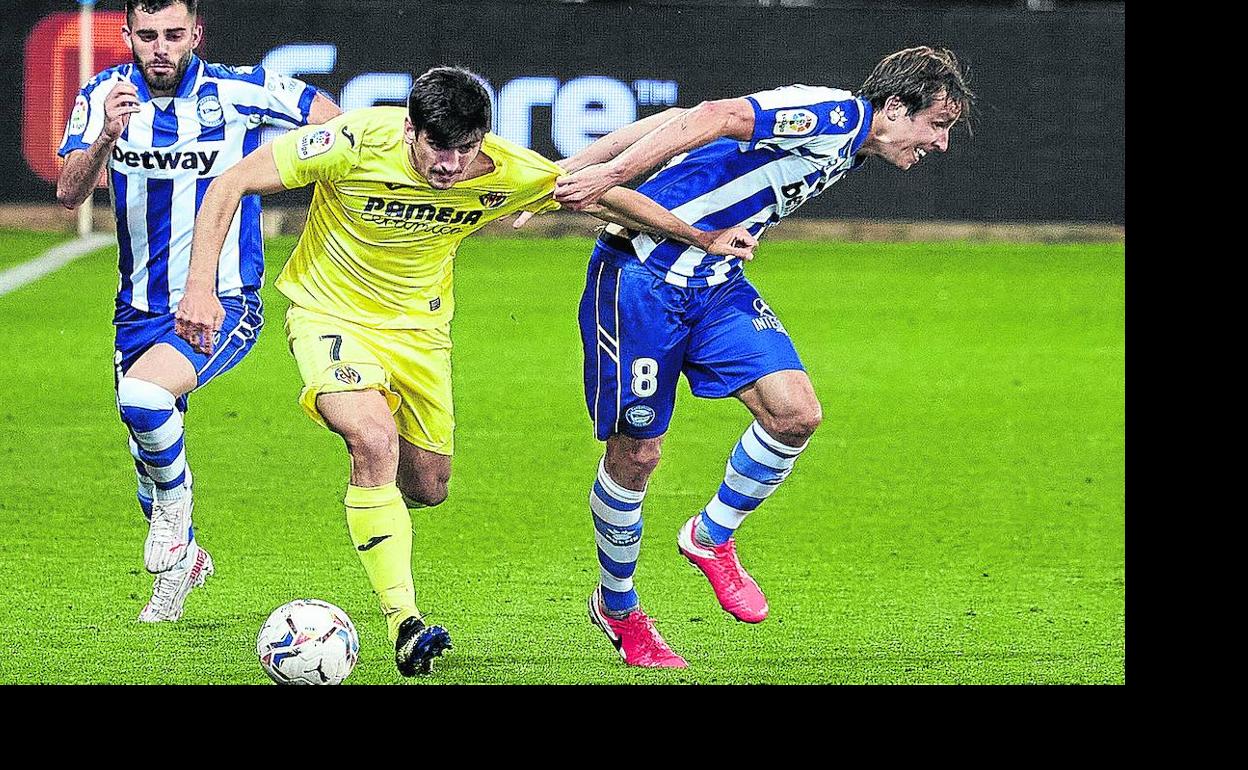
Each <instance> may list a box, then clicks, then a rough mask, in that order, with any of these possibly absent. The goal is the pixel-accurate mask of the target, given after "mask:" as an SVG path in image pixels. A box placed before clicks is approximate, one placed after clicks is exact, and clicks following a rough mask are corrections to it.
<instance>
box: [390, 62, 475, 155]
mask: <svg viewBox="0 0 1248 770" xmlns="http://www.w3.org/2000/svg"><path fill="white" fill-rule="evenodd" d="M407 116H408V117H409V118H410V119H411V121H412V126H413V127H414V128H415V129H416V133H418V134H419V133H420V132H421V131H422V130H424V131H425V132H427V133H428V135H429V142H430V143H431V144H433V145H435V146H438V147H458V146H459V145H461V144H466V143H470V142H476V141H478V140H479V139H480V138H481V137H482V136H484V135H485V132H486V131H489V130H490V120H491V115H490V94H489V92H488V91H486V90H485V86H484V85H483V84H482V82H481V78H480V77H478V76H477V75H474V74H473V73H471V72H469V71H468V70H466V69H463V68H462V67H434V68H433V69H431V70H429V71H428V72H426V73H425V74H423V75H421V76H420V77H418V78H416V82H415V83H413V84H412V90H411V91H410V92H409V93H408V95H407Z"/></svg>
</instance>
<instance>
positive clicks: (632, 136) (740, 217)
mask: <svg viewBox="0 0 1248 770" xmlns="http://www.w3.org/2000/svg"><path fill="white" fill-rule="evenodd" d="M974 98H975V96H974V93H973V92H972V91H971V89H970V88H969V87H968V86H967V83H966V79H965V76H964V73H963V71H962V68H961V67H960V65H959V64H958V61H957V59H956V58H955V57H954V55H953V54H952V53H951V52H950V51H948V50H945V49H935V48H929V47H919V48H910V49H906V50H903V51H899V52H897V53H894V54H891V55H890V56H887V57H885V58H884V59H883V60H882V61H881V62H880V63H879V64H878V65H877V66H876V68H875V70H874V71H873V72H872V73H871V75H870V76H869V77H868V78H867V79H866V82H865V83H864V84H863V86H862V87H861V88H860V89H858V90H857V91H856V92H850V91H847V90H841V89H837V88H823V87H812V86H806V85H792V86H786V87H783V88H776V89H774V90H770V91H762V92H759V93H755V94H751V95H749V96H746V97H743V98H738V99H725V100H720V101H711V102H703V103H702V104H700V105H698V106H697V107H695V108H693V109H690V110H679V109H677V110H669V111H668V112H667V113H662V114H660V115H657V116H653V117H652V118H647V119H646V120H643V121H638V123H636V124H633V125H632V126H627V127H625V128H623V129H620V130H619V131H618V132H615V133H613V134H608V135H607V136H605V137H603V138H602V139H600V140H599V141H598V142H596V143H595V144H594V145H591V146H590V147H589V148H587V149H586V150H585V151H584V152H583V153H579V154H578V155H576V156H573V157H572V158H569V159H568V160H567V161H565V162H564V163H563V165H564V166H565V168H568V169H569V170H574V171H576V173H574V174H573V175H572V176H570V177H565V178H564V179H562V180H560V182H559V185H558V187H557V189H556V194H555V198H556V200H558V201H559V202H560V203H562V204H564V205H566V206H568V207H570V208H574V209H575V208H580V207H582V206H584V205H586V204H589V203H592V202H593V201H594V200H596V199H597V198H598V196H599V195H601V194H602V193H603V192H604V191H605V190H608V189H610V188H611V187H612V186H614V185H617V184H621V183H623V182H626V181H628V180H629V179H632V178H633V177H635V176H637V175H638V174H640V173H642V172H644V171H645V170H647V169H649V168H652V167H654V166H655V165H657V164H659V163H663V162H664V161H667V163H666V165H665V166H664V167H663V168H662V169H661V170H660V171H658V172H657V173H656V174H654V175H653V176H651V177H650V178H649V179H648V180H647V181H646V182H644V183H643V184H642V185H641V186H640V187H639V188H638V189H639V191H640V192H642V193H644V194H645V195H647V196H649V197H650V198H652V199H653V200H654V201H655V202H657V203H658V204H660V205H661V206H663V207H665V208H667V209H668V210H670V211H671V212H672V213H673V214H675V215H676V216H677V217H679V218H680V219H683V220H684V221H686V222H688V223H689V224H691V225H693V226H694V227H696V228H699V229H703V230H710V229H719V228H724V227H731V226H741V227H745V228H746V229H748V230H749V232H750V233H751V234H753V235H755V236H756V237H758V236H761V235H762V234H763V233H764V232H765V231H766V230H767V229H768V228H770V227H772V226H773V225H775V224H776V223H778V222H780V221H781V220H782V219H783V218H784V217H786V216H788V215H789V214H792V213H793V212H794V211H796V210H797V208H798V207H799V206H801V205H802V204H803V203H804V202H805V201H807V200H809V199H810V198H812V197H814V196H815V195H818V194H820V193H822V192H823V191H824V190H826V189H828V187H829V186H831V185H832V184H833V183H835V182H837V181H838V180H840V179H841V178H842V177H844V176H845V174H847V173H848V172H850V171H852V170H854V169H856V168H858V167H859V166H861V165H862V164H863V163H864V162H865V161H866V160H867V159H868V158H870V157H878V158H882V159H884V160H886V161H888V162H889V163H891V164H893V165H895V166H897V167H899V168H902V169H908V168H910V167H912V166H913V165H914V164H916V163H918V162H919V161H921V160H922V159H923V157H924V156H925V155H927V154H929V153H931V152H944V151H945V150H946V149H948V146H949V132H950V129H951V128H952V127H953V125H954V124H955V123H957V122H958V120H959V119H960V118H962V117H964V116H965V115H966V113H967V111H968V110H969V109H970V108H971V106H972V104H973V102H974ZM586 279H587V282H586V287H585V292H584V294H583V296H582V299H581V305H580V326H581V337H582V342H583V345H584V353H585V370H584V374H585V399H586V404H587V406H588V408H589V413H590V416H591V418H592V419H593V421H594V426H595V429H596V434H597V437H598V439H599V440H602V441H606V453H605V456H604V457H603V458H602V460H601V461H600V462H599V464H598V473H597V478H596V480H595V482H594V484H593V487H592V489H591V491H590V498H589V503H590V509H591V513H592V516H593V522H594V527H595V536H596V540H597V544H598V561H599V564H600V567H601V570H600V575H601V579H600V584H599V586H598V588H597V589H595V591H594V593H593V594H592V595H591V597H590V606H589V611H590V617H591V619H592V620H593V621H594V623H595V624H596V625H598V626H599V627H600V628H601V629H602V630H603V632H604V633H605V634H606V635H607V637H608V638H609V639H610V640H611V641H612V643H613V644H614V645H615V647H616V649H617V650H618V651H619V652H620V654H621V656H622V657H623V658H624V659H625V661H626V662H627V663H629V664H630V665H638V666H646V667H683V666H684V665H685V661H684V659H683V658H681V657H680V656H679V655H677V654H676V653H674V652H672V651H671V649H670V648H668V647H667V645H666V643H665V642H664V641H663V639H662V636H660V635H659V633H658V631H657V630H656V629H655V628H654V624H653V621H651V620H650V618H649V617H647V616H646V614H645V613H644V612H643V611H642V610H641V607H640V603H639V601H638V597H637V592H636V590H635V588H634V585H633V573H634V570H635V567H636V561H637V555H638V551H639V548H640V542H641V532H642V516H641V507H642V500H643V498H644V496H645V492H646V487H647V480H648V479H649V477H650V474H651V473H652V472H653V471H654V469H655V467H656V466H657V465H658V462H659V454H660V447H661V444H662V441H663V435H664V434H665V433H666V432H667V428H668V424H669V422H670V420H671V415H672V408H673V405H674V403H675V396H676V382H677V379H678V378H679V376H680V374H681V373H683V374H684V375H685V377H686V379H687V380H688V381H689V386H690V389H691V390H692V391H693V393H694V395H696V396H700V397H703V398H724V397H727V396H733V397H735V398H737V399H739V400H740V401H741V402H742V403H743V404H744V405H745V406H746V408H747V409H748V410H749V411H750V412H751V414H752V415H753V417H754V420H753V422H752V423H751V424H750V425H749V426H748V427H747V428H746V429H745V432H744V433H743V434H742V436H741V439H740V440H739V441H738V442H737V444H736V446H735V447H734V448H733V449H732V451H731V452H730V453H729V457H728V462H727V467H726V468H725V474H724V478H723V480H722V482H721V483H720V485H719V489H718V490H717V491H716V492H715V494H714V495H713V496H711V498H710V501H709V502H708V503H707V504H706V506H705V507H704V508H703V509H702V510H701V511H700V512H698V513H697V514H695V515H694V516H693V517H692V518H690V519H689V520H688V521H687V522H686V523H685V525H684V526H683V527H682V528H681V529H680V532H679V533H678V535H677V542H678V545H679V548H680V551H681V553H683V554H684V555H685V557H686V558H688V559H689V560H690V561H691V562H693V564H694V565H695V566H697V567H698V568H699V569H700V570H702V572H703V573H704V574H705V575H706V577H707V578H708V580H709V581H710V583H711V587H712V588H713V590H714V591H715V595H716V597H717V598H718V600H719V602H720V605H721V606H722V607H723V608H724V609H725V610H727V611H728V612H729V613H731V614H732V615H733V616H734V617H736V618H737V619H738V620H742V621H745V622H749V623H757V622H760V621H762V620H763V619H764V618H765V617H766V616H767V612H768V606H767V600H766V598H765V597H764V596H763V593H762V591H761V590H760V589H759V587H758V584H757V583H756V582H755V581H754V580H753V578H751V577H750V575H749V574H748V573H747V572H746V571H745V569H744V568H743V567H742V566H741V564H740V561H739V560H738V558H737V555H736V545H735V543H736V541H735V539H734V537H733V535H734V533H735V531H736V530H737V528H738V527H739V526H740V525H741V523H742V521H743V520H744V519H745V518H746V516H747V515H748V514H749V513H750V512H752V511H754V510H755V509H757V508H758V507H759V505H761V504H762V502H763V501H764V500H765V499H766V498H767V497H768V496H770V495H771V494H772V493H773V492H775V490H776V489H777V488H778V487H779V485H780V484H781V483H782V482H783V481H784V480H785V478H787V477H788V475H789V473H790V472H791V470H792V468H793V466H794V463H795V462H796V460H797V458H798V456H799V455H800V454H801V453H802V451H803V450H804V449H805V448H806V445H807V441H808V440H809V439H810V437H811V435H812V434H813V433H814V431H815V428H816V427H817V426H818V425H819V423H820V421H821V419H822V413H821V410H820V407H819V402H818V400H817V399H816V397H815V393H814V389H813V388H812V386H811V383H810V378H809V377H808V376H807V375H806V372H805V370H804V368H803V366H802V363H801V360H800V359H799V358H798V355H797V351H796V349H795V348H794V346H793V342H792V341H791V340H790V338H789V335H788V332H787V330H786V329H785V327H784V325H783V324H782V323H781V322H780V319H779V318H778V317H777V316H776V313H775V312H774V311H773V310H772V309H771V307H770V306H769V305H768V304H767V302H766V301H764V300H763V298H762V297H761V296H759V293H758V291H757V290H755V288H754V287H753V286H752V285H750V282H749V281H748V280H747V279H746V278H745V275H744V273H743V271H742V262H741V260H740V259H737V258H734V257H718V256H712V255H709V254H707V253H706V252H704V251H701V250H699V249H697V248H695V247H690V246H687V245H685V244H681V243H675V242H672V241H670V240H664V239H661V238H656V237H654V236H652V235H649V234H646V233H641V232H634V231H627V230H622V229H620V228H618V227H614V226H608V227H607V229H606V231H605V232H604V234H603V235H602V236H600V237H599V240H598V243H597V246H596V248H595V249H594V253H593V256H592V257H591V259H590V263H589V270H588V274H587V276H586Z"/></svg>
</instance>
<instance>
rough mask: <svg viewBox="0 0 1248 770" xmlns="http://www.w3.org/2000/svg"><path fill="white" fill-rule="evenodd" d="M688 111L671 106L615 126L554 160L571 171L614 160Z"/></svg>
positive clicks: (684, 108)
mask: <svg viewBox="0 0 1248 770" xmlns="http://www.w3.org/2000/svg"><path fill="white" fill-rule="evenodd" d="M688 111H689V110H688V108H686V107H671V108H669V109H666V110H663V111H662V112H659V113H656V114H654V115H651V116H650V117H648V118H642V119H641V120H635V121H633V122H632V123H629V124H628V125H627V126H622V127H620V128H617V129H615V130H614V131H612V132H611V133H609V134H607V135H606V136H603V137H601V138H599V139H597V140H595V141H594V143H593V144H591V145H589V146H588V147H586V148H585V149H583V150H581V151H580V152H578V153H576V154H575V155H570V156H568V157H566V158H564V159H563V160H560V161H555V162H556V163H558V164H559V166H560V167H561V168H563V170H565V171H567V172H568V173H572V172H574V171H580V170H581V169H583V168H585V167H586V166H593V165H595V164H598V163H606V162H607V161H609V160H614V159H615V158H616V156H618V155H619V154H620V153H622V152H624V151H625V150H627V149H628V148H629V147H632V146H633V145H634V144H636V143H637V140H638V139H641V138H642V137H643V136H645V135H646V134H648V133H650V132H651V131H653V130H655V129H656V128H658V127H659V126H661V125H663V124H664V123H666V122H667V121H669V120H673V119H675V118H678V117H680V116H681V115H684V114H685V113H686V112H688Z"/></svg>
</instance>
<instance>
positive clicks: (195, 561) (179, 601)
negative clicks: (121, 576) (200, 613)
mask: <svg viewBox="0 0 1248 770" xmlns="http://www.w3.org/2000/svg"><path fill="white" fill-rule="evenodd" d="M213 571H214V570H213V566H212V557H211V556H209V555H208V552H207V551H205V550H204V549H203V548H200V547H199V544H198V543H191V552H190V553H188V554H187V555H186V566H184V567H174V568H173V569H170V570H165V571H164V572H161V573H160V574H158V575H156V581H155V582H154V583H153V584H152V598H151V599H149V600H148V602H147V606H146V607H144V608H143V611H142V612H140V613H139V622H140V623H159V622H161V621H166V620H167V621H174V620H177V619H178V618H180V617H182V607H183V605H185V604H186V597H187V594H189V593H190V592H191V589H192V588H198V587H199V586H202V585H203V584H204V581H205V580H207V579H208V576H209V575H211V574H212V573H213Z"/></svg>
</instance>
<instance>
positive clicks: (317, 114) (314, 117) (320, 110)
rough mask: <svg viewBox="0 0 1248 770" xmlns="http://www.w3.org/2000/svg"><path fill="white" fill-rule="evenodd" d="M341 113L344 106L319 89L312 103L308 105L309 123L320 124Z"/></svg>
mask: <svg viewBox="0 0 1248 770" xmlns="http://www.w3.org/2000/svg"><path fill="white" fill-rule="evenodd" d="M341 114H342V108H341V107H339V106H338V105H336V104H334V103H333V101H332V100H331V99H330V98H329V97H327V96H326V95H325V94H323V93H321V92H319V91H318V92H317V93H316V96H315V97H313V99H312V105H311V106H310V107H308V123H309V124H315V125H320V124H321V123H326V122H328V121H331V120H333V119H334V118H336V117H338V116H339V115H341Z"/></svg>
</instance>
